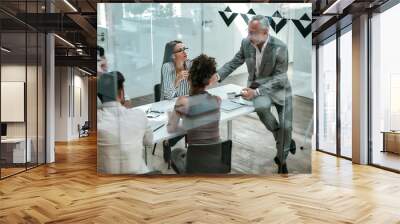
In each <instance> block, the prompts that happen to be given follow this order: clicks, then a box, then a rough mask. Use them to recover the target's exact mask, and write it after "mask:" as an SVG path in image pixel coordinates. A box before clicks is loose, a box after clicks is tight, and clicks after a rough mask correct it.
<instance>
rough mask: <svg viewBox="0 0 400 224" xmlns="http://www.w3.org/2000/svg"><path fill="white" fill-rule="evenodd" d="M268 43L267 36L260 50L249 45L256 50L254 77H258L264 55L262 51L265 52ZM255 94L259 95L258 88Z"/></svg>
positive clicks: (255, 46)
mask: <svg viewBox="0 0 400 224" xmlns="http://www.w3.org/2000/svg"><path fill="white" fill-rule="evenodd" d="M268 41H269V35H268V37H267V40H266V41H265V42H264V44H263V46H262V47H261V50H260V49H259V48H258V46H257V45H254V44H253V43H251V45H253V47H254V48H255V49H256V74H255V75H256V77H257V76H259V73H260V66H261V61H262V57H263V55H264V51H265V48H266V47H267V44H268ZM256 94H257V96H259V95H260V90H259V89H258V88H257V89H256Z"/></svg>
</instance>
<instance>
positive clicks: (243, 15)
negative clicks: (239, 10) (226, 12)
mask: <svg viewBox="0 0 400 224" xmlns="http://www.w3.org/2000/svg"><path fill="white" fill-rule="evenodd" d="M240 15H241V16H242V18H243V20H244V22H245V23H246V24H249V17H248V16H247V15H246V14H240Z"/></svg>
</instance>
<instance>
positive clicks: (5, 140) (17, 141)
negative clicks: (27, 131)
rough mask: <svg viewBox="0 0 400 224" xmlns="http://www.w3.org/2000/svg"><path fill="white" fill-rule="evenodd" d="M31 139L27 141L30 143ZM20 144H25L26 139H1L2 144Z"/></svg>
mask: <svg viewBox="0 0 400 224" xmlns="http://www.w3.org/2000/svg"><path fill="white" fill-rule="evenodd" d="M30 140H31V139H30V138H27V141H30ZM20 142H25V138H12V137H10V138H8V137H7V138H5V139H1V143H12V144H15V143H20Z"/></svg>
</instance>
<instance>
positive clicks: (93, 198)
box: [0, 137, 400, 224]
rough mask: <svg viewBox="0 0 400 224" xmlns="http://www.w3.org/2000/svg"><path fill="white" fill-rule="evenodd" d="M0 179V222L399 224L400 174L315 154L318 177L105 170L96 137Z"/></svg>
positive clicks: (61, 146)
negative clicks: (53, 159)
mask: <svg viewBox="0 0 400 224" xmlns="http://www.w3.org/2000/svg"><path fill="white" fill-rule="evenodd" d="M56 152H57V153H56V159H57V161H56V163H55V164H51V165H46V166H41V167H39V168H36V169H33V170H30V171H28V172H26V173H22V174H19V175H17V176H14V177H10V178H8V179H5V180H2V181H0V223H44V222H48V223H374V224H375V223H385V224H386V223H400V175H398V174H395V173H391V172H387V171H384V170H380V169H377V168H374V167H369V166H359V165H352V164H351V162H350V161H347V160H343V159H337V158H335V157H333V156H330V155H326V154H323V153H320V152H313V154H312V156H313V161H312V166H313V168H312V171H313V174H311V175H304V174H298V175H290V176H288V177H285V176H265V177H256V176H233V177H232V176H229V177H154V176H152V177H145V176H141V177H138V176H136V177H135V176H98V175H97V174H96V139H95V138H94V137H90V138H85V139H82V140H81V141H76V142H70V143H68V144H57V150H56Z"/></svg>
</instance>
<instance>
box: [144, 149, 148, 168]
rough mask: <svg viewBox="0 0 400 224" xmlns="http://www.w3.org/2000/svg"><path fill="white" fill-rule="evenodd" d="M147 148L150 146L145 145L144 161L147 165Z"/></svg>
mask: <svg viewBox="0 0 400 224" xmlns="http://www.w3.org/2000/svg"><path fill="white" fill-rule="evenodd" d="M147 148H148V146H144V162H145V163H146V165H147Z"/></svg>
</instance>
